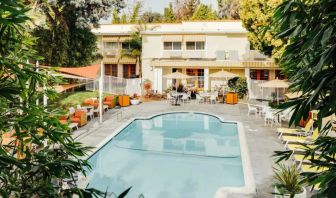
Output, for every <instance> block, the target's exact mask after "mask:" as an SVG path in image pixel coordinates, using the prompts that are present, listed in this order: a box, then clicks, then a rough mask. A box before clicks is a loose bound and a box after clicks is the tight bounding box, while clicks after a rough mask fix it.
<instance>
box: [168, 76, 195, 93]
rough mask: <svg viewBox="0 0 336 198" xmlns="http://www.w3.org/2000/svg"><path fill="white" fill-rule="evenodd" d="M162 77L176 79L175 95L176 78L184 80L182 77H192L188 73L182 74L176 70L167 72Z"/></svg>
mask: <svg viewBox="0 0 336 198" xmlns="http://www.w3.org/2000/svg"><path fill="white" fill-rule="evenodd" d="M163 77H164V78H167V79H176V85H175V86H176V95H177V87H178V80H184V79H188V78H192V77H191V76H188V75H186V74H183V73H181V72H178V71H176V72H173V73H170V74H167V75H164V76H163Z"/></svg>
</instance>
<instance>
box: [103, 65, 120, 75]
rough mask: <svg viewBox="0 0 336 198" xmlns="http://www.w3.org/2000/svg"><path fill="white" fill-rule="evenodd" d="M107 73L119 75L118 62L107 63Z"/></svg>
mask: <svg viewBox="0 0 336 198" xmlns="http://www.w3.org/2000/svg"><path fill="white" fill-rule="evenodd" d="M105 75H107V76H114V77H117V76H118V66H117V65H116V64H105Z"/></svg>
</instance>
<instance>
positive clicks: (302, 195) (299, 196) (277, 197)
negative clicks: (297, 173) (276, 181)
mask: <svg viewBox="0 0 336 198" xmlns="http://www.w3.org/2000/svg"><path fill="white" fill-rule="evenodd" d="M302 189H303V192H302V193H300V194H296V195H295V196H294V198H307V190H306V189H305V188H302ZM274 193H276V194H279V190H278V188H277V187H276V186H275V187H274ZM274 198H290V195H288V194H284V195H274Z"/></svg>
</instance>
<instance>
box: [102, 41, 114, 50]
mask: <svg viewBox="0 0 336 198" xmlns="http://www.w3.org/2000/svg"><path fill="white" fill-rule="evenodd" d="M104 49H117V43H116V42H104Z"/></svg>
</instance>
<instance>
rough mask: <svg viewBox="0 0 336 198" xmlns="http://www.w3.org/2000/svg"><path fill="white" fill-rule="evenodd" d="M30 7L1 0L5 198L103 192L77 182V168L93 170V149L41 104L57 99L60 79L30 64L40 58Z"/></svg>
mask: <svg viewBox="0 0 336 198" xmlns="http://www.w3.org/2000/svg"><path fill="white" fill-rule="evenodd" d="M27 10H28V9H27V6H25V5H24V4H23V3H22V1H20V0H17V1H10V0H3V1H0V21H1V23H0V68H1V75H0V135H1V144H0V180H1V182H0V194H1V197H73V196H74V195H76V194H77V195H78V196H79V197H93V196H94V195H95V194H96V195H97V193H98V192H97V191H94V190H92V189H80V188H78V187H77V186H76V185H71V184H75V183H76V180H75V178H76V177H75V176H76V174H77V172H81V173H83V174H85V172H84V169H87V168H89V165H88V163H87V161H86V160H83V159H82V157H83V156H84V155H85V153H86V151H87V149H88V148H86V147H83V146H82V145H81V144H80V143H78V142H75V141H74V139H73V138H72V137H71V133H69V132H68V127H67V126H66V125H62V124H61V123H60V122H59V121H58V118H57V117H58V116H59V115H61V112H60V110H59V109H58V108H57V107H55V106H48V107H44V106H43V105H37V104H36V100H37V99H39V98H41V96H42V95H43V94H46V95H48V97H49V98H53V97H55V95H54V94H53V92H52V90H51V87H50V85H52V84H53V82H54V81H53V79H52V78H50V77H48V75H46V72H47V71H45V70H42V68H41V71H40V72H36V71H35V67H34V65H31V64H29V63H27V60H36V59H38V58H39V56H37V55H36V51H34V50H33V48H32V45H33V44H34V41H35V39H34V38H33V37H32V36H31V35H30V34H29V32H28V31H27V26H26V25H27V22H28V21H29V20H30V19H29V18H28V17H27ZM37 85H45V86H46V90H44V89H37ZM66 184H68V186H70V188H65V187H64V186H65V185H66Z"/></svg>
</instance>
